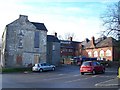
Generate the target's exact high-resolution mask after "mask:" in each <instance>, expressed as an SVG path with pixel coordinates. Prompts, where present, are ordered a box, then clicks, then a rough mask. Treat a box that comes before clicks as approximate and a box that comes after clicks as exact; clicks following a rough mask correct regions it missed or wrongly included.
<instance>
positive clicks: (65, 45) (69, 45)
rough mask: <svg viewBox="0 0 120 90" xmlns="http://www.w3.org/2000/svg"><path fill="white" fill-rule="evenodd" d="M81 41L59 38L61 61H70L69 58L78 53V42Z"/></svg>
mask: <svg viewBox="0 0 120 90" xmlns="http://www.w3.org/2000/svg"><path fill="white" fill-rule="evenodd" d="M80 43H81V42H77V41H73V40H72V37H70V40H60V50H61V51H60V54H61V62H63V63H70V62H71V61H70V59H71V58H73V57H75V56H78V55H79V44H80Z"/></svg>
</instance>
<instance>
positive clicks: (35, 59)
mask: <svg viewBox="0 0 120 90" xmlns="http://www.w3.org/2000/svg"><path fill="white" fill-rule="evenodd" d="M39 62H40V56H39V55H34V64H36V63H39Z"/></svg>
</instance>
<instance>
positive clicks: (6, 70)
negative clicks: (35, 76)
mask: <svg viewBox="0 0 120 90" xmlns="http://www.w3.org/2000/svg"><path fill="white" fill-rule="evenodd" d="M25 71H28V72H31V68H1V69H0V72H2V73H12V72H25Z"/></svg>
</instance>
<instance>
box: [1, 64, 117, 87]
mask: <svg viewBox="0 0 120 90" xmlns="http://www.w3.org/2000/svg"><path fill="white" fill-rule="evenodd" d="M116 73H117V69H116V68H106V73H105V74H97V75H92V74H85V75H81V74H80V72H79V66H74V65H72V66H70V65H64V66H62V67H58V68H57V69H56V71H47V72H42V73H39V72H30V73H27V74H25V73H9V74H2V88H106V87H96V86H95V85H96V84H98V83H101V82H104V81H107V80H110V79H113V78H115V77H116V76H117V75H116ZM107 88H108V87H107ZM112 88H118V87H117V86H114V87H112Z"/></svg>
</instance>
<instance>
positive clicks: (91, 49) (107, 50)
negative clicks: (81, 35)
mask: <svg viewBox="0 0 120 90" xmlns="http://www.w3.org/2000/svg"><path fill="white" fill-rule="evenodd" d="M79 52H80V53H81V56H85V57H95V58H98V59H100V60H106V61H114V60H119V59H120V53H119V51H118V41H117V40H115V39H114V38H112V37H103V38H98V39H97V40H95V38H94V37H92V38H91V40H86V41H83V42H82V43H81V44H80V50H79Z"/></svg>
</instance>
